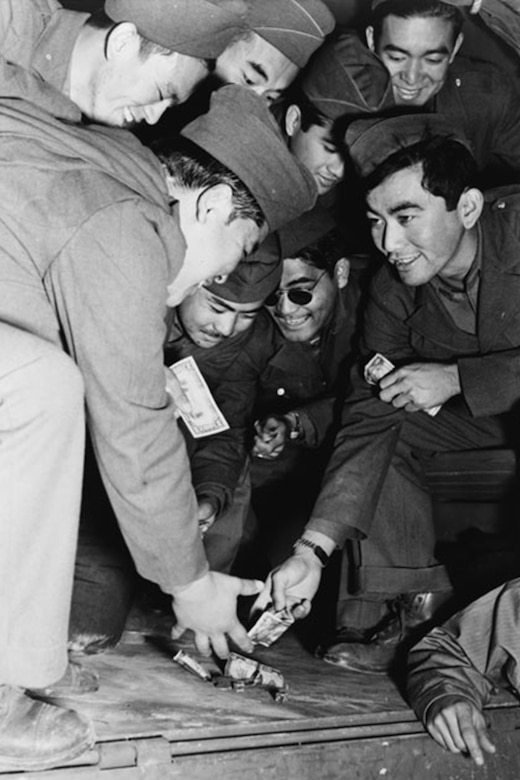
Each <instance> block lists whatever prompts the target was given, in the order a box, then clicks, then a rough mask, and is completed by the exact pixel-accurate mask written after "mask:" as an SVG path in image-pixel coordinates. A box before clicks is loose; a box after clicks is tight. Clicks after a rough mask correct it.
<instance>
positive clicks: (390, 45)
mask: <svg viewBox="0 0 520 780" xmlns="http://www.w3.org/2000/svg"><path fill="white" fill-rule="evenodd" d="M383 51H390V52H398V53H399V54H408V55H409V54H410V52H409V51H408V49H403V48H401V46H396V45H395V44H394V43H387V44H386V46H383ZM449 53H450V50H449V49H448V47H447V46H446V45H444V44H443V45H442V46H439V47H438V48H437V49H428V50H427V51H425V52H423V53H422V54H421V56H422V57H428V56H429V55H432V54H449Z"/></svg>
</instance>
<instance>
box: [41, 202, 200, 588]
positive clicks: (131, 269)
mask: <svg viewBox="0 0 520 780" xmlns="http://www.w3.org/2000/svg"><path fill="white" fill-rule="evenodd" d="M157 211H158V209H156V208H155V209H154V207H153V206H152V205H151V204H147V203H146V202H145V201H142V200H141V201H132V200H129V201H128V202H124V203H116V204H114V205H113V206H111V207H109V208H106V209H104V210H101V211H99V212H97V213H96V214H94V215H93V216H92V217H91V218H90V219H89V220H88V221H87V222H85V223H84V224H83V225H82V226H81V227H80V228H79V229H78V230H77V232H76V233H75V235H74V236H73V237H72V238H71V240H70V241H69V243H68V244H67V245H66V246H65V247H64V248H63V250H62V251H61V253H60V255H59V257H57V258H56V259H55V261H54V263H53V264H52V266H51V268H50V271H49V275H48V278H47V279H46V280H45V283H46V288H47V290H48V292H49V294H50V295H52V296H53V297H54V300H55V305H56V307H57V309H58V312H59V316H60V321H61V323H62V328H63V335H64V339H65V341H66V344H67V347H68V350H69V352H70V353H71V355H72V356H73V358H74V359H75V360H76V362H77V364H78V366H79V368H80V370H81V372H82V374H83V378H84V381H85V388H86V404H87V418H88V422H89V428H90V432H91V437H92V442H93V445H94V449H95V452H96V457H97V459H98V463H99V466H100V471H101V474H102V477H103V481H104V484H105V486H106V489H107V492H108V495H109V498H110V501H111V503H112V505H113V508H114V511H115V513H116V516H117V518H118V521H119V524H120V527H121V531H122V533H123V536H124V538H125V541H126V542H127V544H128V547H129V549H130V552H131V554H132V556H133V558H134V561H135V564H136V566H137V569H138V571H139V572H140V574H142V576H144V577H146V578H148V579H151V580H153V581H155V582H157V583H158V584H159V585H160V586H161V588H163V590H165V591H166V592H171V590H172V588H174V587H176V586H180V585H185V584H187V583H189V582H191V581H193V580H195V579H198V578H199V577H201V576H202V575H203V574H204V573H205V572H206V570H207V563H206V559H205V556H204V552H203V548H202V542H201V539H200V536H199V532H198V524H197V519H196V517H197V516H196V502H195V495H194V491H193V488H192V485H191V480H190V471H189V463H188V459H187V454H186V449H185V444H184V439H183V436H182V434H181V432H180V430H179V427H178V425H177V422H176V420H175V418H174V414H173V408H172V405H171V402H170V401H169V397H168V395H167V394H166V392H165V379H164V367H163V342H164V337H165V323H164V317H165V314H166V307H165V298H166V285H167V284H168V283H169V282H170V281H171V278H169V276H171V277H173V276H174V275H175V273H176V272H177V270H178V268H179V266H180V263H181V262H182V256H181V257H179V260H178V263H177V265H175V263H172V262H171V261H168V253H172V252H175V251H176V250H177V251H179V244H178V243H177V246H176V244H175V240H174V239H175V237H176V236H178V234H175V233H173V232H168V231H169V230H171V227H170V223H171V222H173V220H171V218H170V217H169V216H167V215H162V214H157V213H156V212H157ZM158 219H159V220H161V219H162V220H163V221H164V220H167V221H168V222H164V224H163V225H160V224H159V223H158V222H157V220H158ZM165 237H166V238H165ZM170 239H171V243H170ZM165 242H166V243H165ZM177 242H178V237H177ZM172 268H173V269H174V270H173V271H172V270H171V269H172Z"/></svg>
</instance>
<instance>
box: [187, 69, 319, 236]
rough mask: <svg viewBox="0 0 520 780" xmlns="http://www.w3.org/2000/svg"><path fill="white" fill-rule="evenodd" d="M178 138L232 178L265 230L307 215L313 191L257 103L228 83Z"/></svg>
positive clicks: (306, 173)
mask: <svg viewBox="0 0 520 780" xmlns="http://www.w3.org/2000/svg"><path fill="white" fill-rule="evenodd" d="M181 135H182V136H184V137H185V138H188V139H189V140H190V141H192V142H193V143H195V144H197V145H198V146H200V147H201V148H202V149H204V150H205V151H206V152H207V153H208V154H210V155H211V156H212V157H214V158H215V159H216V160H218V161H219V162H220V163H222V165H224V166H225V167H226V168H228V169H229V170H230V171H233V173H234V174H235V175H236V176H238V178H239V179H240V180H241V181H242V182H243V183H244V184H245V186H246V187H247V188H248V190H249V192H250V193H251V195H252V196H253V197H254V198H255V199H256V201H257V203H258V205H259V206H260V208H261V209H262V211H263V213H264V216H265V219H266V221H267V224H268V226H269V229H270V231H273V230H276V229H277V228H279V227H280V226H281V225H284V224H285V223H286V222H290V221H291V220H292V219H295V218H296V217H298V216H299V215H300V214H303V212H304V211H309V209H311V208H312V207H313V205H314V203H315V201H316V198H317V190H316V184H315V182H314V178H313V176H312V175H311V173H310V172H309V171H308V170H307V168H305V167H304V166H303V165H302V164H301V163H300V162H298V160H297V159H296V158H295V157H294V156H293V155H292V154H291V152H290V151H289V149H288V148H287V145H286V144H285V141H284V139H283V136H282V134H281V132H280V129H279V127H278V125H277V124H276V122H275V120H274V117H273V116H272V114H271V112H270V111H269V108H268V105H267V103H266V101H265V100H263V98H261V97H259V96H258V95H255V94H254V92H251V90H250V89H247V88H246V87H240V86H238V85H236V84H229V85H228V86H225V87H222V88H221V89H218V90H216V91H215V92H214V93H213V95H212V97H211V102H210V107H209V111H208V113H207V114H203V115H202V116H199V117H197V118H196V119H194V121H193V122H190V124H188V125H186V127H185V128H183V130H182V131H181Z"/></svg>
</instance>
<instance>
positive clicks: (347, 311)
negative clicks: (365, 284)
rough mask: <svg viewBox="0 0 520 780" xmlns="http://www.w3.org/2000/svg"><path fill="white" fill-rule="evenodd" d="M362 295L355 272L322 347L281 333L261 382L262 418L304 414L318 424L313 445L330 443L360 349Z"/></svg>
mask: <svg viewBox="0 0 520 780" xmlns="http://www.w3.org/2000/svg"><path fill="white" fill-rule="evenodd" d="M359 297H360V292H359V286H358V284H357V281H356V279H355V278H354V276H353V274H352V275H351V277H350V279H349V283H348V285H347V286H346V287H344V288H343V289H342V290H340V291H339V294H338V298H337V301H336V307H335V310H334V313H333V317H332V319H331V321H330V323H329V324H328V326H327V327H326V328H325V329H324V332H323V333H322V334H321V338H320V341H319V344H318V345H317V347H313V346H312V345H310V344H307V343H299V342H291V341H287V339H285V338H284V337H283V336H282V334H281V333H280V332H278V331H277V335H276V340H275V343H274V352H273V355H272V357H271V359H270V360H269V362H268V364H267V365H266V367H265V370H264V372H263V373H262V376H261V378H260V387H259V393H258V400H257V410H256V416H262V415H264V414H268V413H270V412H272V413H278V414H284V413H286V412H288V411H297V412H301V413H303V414H304V415H305V416H306V417H307V418H308V420H309V421H310V424H311V426H312V431H313V435H312V441H310V442H308V444H311V443H312V444H313V445H314V446H319V445H321V444H322V443H323V442H324V440H325V437H326V435H327V434H328V432H329V431H330V428H331V426H332V423H333V407H334V398H335V393H336V390H337V389H338V388H339V385H340V384H341V380H342V378H344V377H345V374H346V373H348V369H347V368H346V363H347V361H348V359H349V358H351V356H352V353H353V350H354V345H355V336H356V331H357V329H356V325H357V316H358V303H359Z"/></svg>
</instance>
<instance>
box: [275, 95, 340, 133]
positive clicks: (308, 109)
mask: <svg viewBox="0 0 520 780" xmlns="http://www.w3.org/2000/svg"><path fill="white" fill-rule="evenodd" d="M286 105H287V106H291V105H295V106H298V108H299V109H300V114H301V120H300V125H301V129H302V130H303V131H304V132H305V133H306V132H307V130H308V129H309V128H310V127H312V125H319V127H325V125H326V124H327V123H328V122H329V121H330V120H329V119H328V117H326V116H325V114H322V113H321V111H318V109H317V108H316V106H315V105H314V103H313V102H312V101H311V100H309V98H308V97H307V95H306V94H305V92H304V91H303V89H301V87H299V86H296V87H294V88H292V89H291V90H290V91H289V93H288V95H287V103H286Z"/></svg>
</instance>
